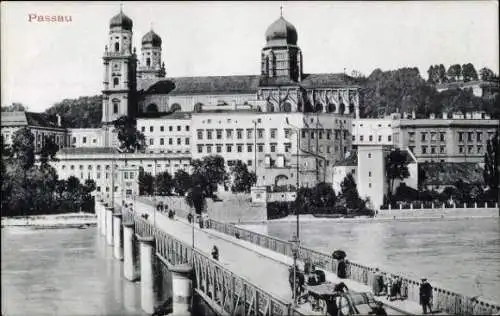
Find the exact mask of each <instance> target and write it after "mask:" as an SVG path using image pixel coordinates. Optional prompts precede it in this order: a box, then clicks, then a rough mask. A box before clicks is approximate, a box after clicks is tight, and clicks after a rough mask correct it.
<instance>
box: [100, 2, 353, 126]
mask: <svg viewBox="0 0 500 316" xmlns="http://www.w3.org/2000/svg"><path fill="white" fill-rule="evenodd" d="M109 27H110V32H109V44H108V45H106V47H105V50H104V56H103V60H104V89H103V96H104V97H103V117H102V123H103V124H104V125H106V124H109V123H111V122H112V121H113V120H115V119H117V118H118V117H120V116H122V115H131V116H136V117H137V116H141V115H142V114H153V113H166V112H175V111H181V112H200V111H202V108H203V106H206V105H227V104H250V105H253V106H254V109H255V110H256V111H259V112H301V113H311V112H314V113H336V114H340V115H346V114H354V113H355V112H357V111H358V106H359V94H358V87H357V86H356V85H355V84H354V83H353V82H352V80H351V79H350V77H348V76H346V75H345V74H307V73H304V71H303V64H304V57H303V55H302V51H301V49H300V47H299V46H298V45H297V41H298V34H297V30H296V28H295V27H294V26H293V25H292V24H291V23H290V22H288V21H287V20H285V18H284V17H283V16H280V17H279V18H278V19H277V20H276V21H274V22H273V23H272V24H271V25H270V26H269V27H268V29H267V31H266V33H265V41H266V43H265V45H264V47H263V48H262V51H261V61H260V74H258V75H257V74H256V75H245V76H206V77H167V76H166V69H165V63H164V62H163V61H162V55H161V54H162V39H161V38H160V37H159V36H158V35H157V34H156V33H155V32H154V31H153V30H151V31H149V32H148V33H146V34H145V35H144V36H143V37H142V41H141V51H140V52H137V51H136V49H135V48H132V46H133V44H132V43H133V41H132V36H133V31H132V29H133V22H132V20H131V19H130V18H129V17H127V16H126V15H125V14H124V13H123V12H121V11H120V13H118V14H117V15H116V16H114V17H113V18H112V19H111V21H110V25H109Z"/></svg>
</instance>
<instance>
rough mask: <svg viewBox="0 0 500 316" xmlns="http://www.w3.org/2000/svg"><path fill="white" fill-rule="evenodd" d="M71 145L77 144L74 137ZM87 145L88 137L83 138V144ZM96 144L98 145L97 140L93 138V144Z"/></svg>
mask: <svg viewBox="0 0 500 316" xmlns="http://www.w3.org/2000/svg"><path fill="white" fill-rule="evenodd" d="M71 143H72V144H76V137H74V136H73V138H72V140H71ZM86 143H87V137H86V136H83V137H82V144H86ZM96 143H97V138H92V144H96Z"/></svg>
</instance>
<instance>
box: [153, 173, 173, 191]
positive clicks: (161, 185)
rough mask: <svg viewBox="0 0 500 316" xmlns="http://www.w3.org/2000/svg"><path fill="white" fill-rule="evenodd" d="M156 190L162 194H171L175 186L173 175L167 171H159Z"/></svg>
mask: <svg viewBox="0 0 500 316" xmlns="http://www.w3.org/2000/svg"><path fill="white" fill-rule="evenodd" d="M155 183H156V191H157V193H158V194H160V195H171V194H172V189H173V188H174V181H173V179H172V176H171V175H170V173H168V172H167V171H164V172H161V173H159V174H158V175H157V176H156V178H155Z"/></svg>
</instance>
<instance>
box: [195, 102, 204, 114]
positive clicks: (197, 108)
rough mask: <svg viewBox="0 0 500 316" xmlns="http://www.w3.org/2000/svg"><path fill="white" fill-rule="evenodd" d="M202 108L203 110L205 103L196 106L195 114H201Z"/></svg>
mask: <svg viewBox="0 0 500 316" xmlns="http://www.w3.org/2000/svg"><path fill="white" fill-rule="evenodd" d="M202 108H203V103H200V102H198V103H196V104H195V105H194V108H193V112H196V113H199V112H201V110H202Z"/></svg>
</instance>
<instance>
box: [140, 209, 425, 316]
mask: <svg viewBox="0 0 500 316" xmlns="http://www.w3.org/2000/svg"><path fill="white" fill-rule="evenodd" d="M135 203H136V207H135V210H136V211H137V212H138V213H139V214H142V213H147V214H148V215H149V217H148V221H149V222H150V223H153V220H154V214H153V207H152V203H151V204H150V205H148V204H149V203H148V204H145V203H144V202H141V201H136V202H135ZM155 221H156V226H157V227H158V228H161V229H163V230H164V231H165V232H167V233H169V234H171V235H173V236H175V237H176V238H178V239H179V240H181V241H183V242H185V243H186V244H191V243H192V238H193V237H192V225H191V224H189V223H188V222H187V219H184V218H179V217H176V219H175V220H170V219H168V217H167V216H165V215H163V214H161V213H160V212H156V220H155ZM194 226H195V227H194V230H195V233H194V243H195V248H196V249H198V250H200V251H202V252H204V253H206V254H208V255H210V253H211V251H212V248H213V246H214V245H216V246H217V247H218V248H219V262H220V263H221V264H222V265H223V266H225V267H226V268H227V269H229V270H230V271H232V272H234V273H235V274H237V275H239V276H242V277H244V278H246V279H248V280H249V281H251V282H252V283H253V284H255V285H256V286H259V287H261V288H262V289H263V290H265V291H267V292H269V293H271V294H272V295H274V296H276V297H277V298H281V299H283V300H285V301H291V300H292V293H291V289H290V285H289V283H288V268H289V266H291V265H292V264H293V259H292V258H290V257H288V256H285V255H283V254H280V253H277V252H274V251H272V250H269V249H266V248H263V247H260V246H258V245H255V244H252V243H250V242H248V241H244V240H241V239H236V238H235V237H233V236H229V235H226V234H223V233H220V232H217V231H215V230H212V229H199V226H198V225H197V224H196V225H194ZM299 264H300V265H302V266H303V262H300V261H299ZM325 272H326V279H327V281H330V282H333V283H338V282H341V281H342V282H344V283H345V284H346V285H347V286H348V287H349V289H351V290H354V291H360V292H368V291H370V292H371V289H370V287H368V286H366V285H364V284H361V283H358V282H355V281H352V280H348V279H347V280H346V279H339V278H338V277H337V276H336V275H335V274H333V273H331V272H328V271H325ZM377 299H378V300H380V301H381V302H382V303H384V304H385V305H386V307H388V309H387V313H388V314H389V315H401V314H421V313H422V309H421V307H420V306H419V305H418V304H416V303H415V302H411V301H409V300H404V301H399V300H398V301H392V302H391V301H388V300H386V299H385V298H383V297H378V298H377ZM299 311H300V312H302V313H305V314H313V315H314V314H315V313H312V312H311V310H310V305H309V304H304V305H301V309H300V310H299ZM318 315H319V314H318Z"/></svg>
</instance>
